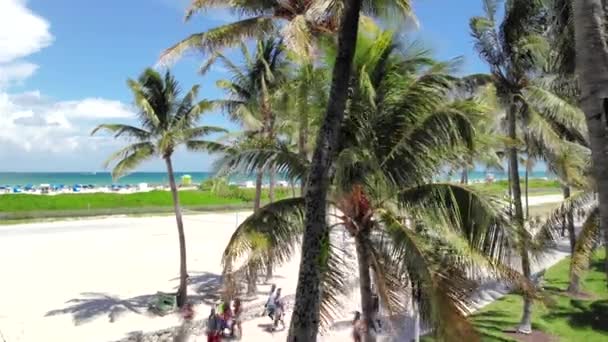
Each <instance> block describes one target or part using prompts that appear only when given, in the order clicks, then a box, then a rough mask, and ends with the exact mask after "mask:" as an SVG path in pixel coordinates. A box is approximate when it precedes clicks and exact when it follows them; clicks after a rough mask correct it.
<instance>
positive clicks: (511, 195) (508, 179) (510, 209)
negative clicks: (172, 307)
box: [507, 163, 513, 218]
mask: <svg viewBox="0 0 608 342" xmlns="http://www.w3.org/2000/svg"><path fill="white" fill-rule="evenodd" d="M512 184H513V179H512V178H511V164H510V163H509V164H508V165H507V185H508V188H509V190H508V191H509V217H510V218H513V186H512Z"/></svg>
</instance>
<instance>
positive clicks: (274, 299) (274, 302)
mask: <svg viewBox="0 0 608 342" xmlns="http://www.w3.org/2000/svg"><path fill="white" fill-rule="evenodd" d="M280 299H281V288H278V289H277V291H276V292H275V294H274V296H272V300H271V301H270V302H269V303H268V317H270V319H272V320H273V321H274V313H275V311H276V308H277V302H278V301H279V300H280Z"/></svg>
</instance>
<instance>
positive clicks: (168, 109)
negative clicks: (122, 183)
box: [91, 69, 225, 178]
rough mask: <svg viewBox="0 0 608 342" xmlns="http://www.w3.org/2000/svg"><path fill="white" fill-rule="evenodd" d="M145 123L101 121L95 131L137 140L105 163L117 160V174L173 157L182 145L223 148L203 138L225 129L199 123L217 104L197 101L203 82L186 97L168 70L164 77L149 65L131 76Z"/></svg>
mask: <svg viewBox="0 0 608 342" xmlns="http://www.w3.org/2000/svg"><path fill="white" fill-rule="evenodd" d="M128 85H129V87H130V88H131V91H132V92H133V96H134V99H135V105H136V106H137V108H138V109H139V111H138V114H137V118H138V120H139V122H140V123H141V127H135V126H131V125H126V124H101V125H99V126H97V127H96V128H95V129H94V130H93V132H92V133H91V134H96V133H97V132H99V131H106V132H110V133H113V134H114V137H116V138H118V137H125V138H129V139H131V140H134V141H135V142H134V143H132V144H129V145H128V146H126V147H124V148H122V149H120V150H119V151H117V152H115V153H114V154H112V155H111V156H110V157H109V158H108V159H107V161H106V163H105V165H110V164H112V163H115V166H114V168H113V170H112V176H113V177H114V178H117V177H120V176H123V175H124V174H126V173H128V172H129V171H131V170H133V169H134V168H135V167H137V166H138V165H139V164H140V163H141V162H143V161H145V160H147V159H149V158H152V157H154V156H159V157H161V158H163V159H166V158H169V157H171V155H172V154H173V152H174V151H175V149H176V148H177V147H178V146H181V145H184V146H185V147H186V148H187V149H188V150H190V151H219V150H221V149H222V145H221V144H218V143H215V142H212V141H208V140H203V139H202V138H203V137H205V136H207V135H208V134H211V133H217V132H225V130H224V129H223V128H218V127H212V126H198V121H199V119H200V118H201V116H202V115H203V113H205V112H206V111H208V110H210V109H211V108H213V103H212V102H210V101H205V100H203V101H200V102H196V98H197V96H198V90H199V86H197V85H195V86H193V87H192V88H191V89H190V91H188V93H187V94H186V95H184V97H183V98H181V99H180V98H179V95H180V88H179V85H178V83H177V81H176V80H175V78H174V77H173V75H171V74H170V73H169V72H168V71H167V72H166V73H165V75H164V77H162V76H161V75H160V74H159V73H158V72H157V71H155V70H153V69H146V70H145V71H144V73H143V74H142V75H141V76H140V77H139V79H138V80H137V81H136V80H132V79H130V80H128Z"/></svg>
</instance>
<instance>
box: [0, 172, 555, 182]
mask: <svg viewBox="0 0 608 342" xmlns="http://www.w3.org/2000/svg"><path fill="white" fill-rule="evenodd" d="M489 173H491V174H492V175H494V178H495V179H496V180H503V179H507V175H506V173H505V172H500V171H491V172H486V171H471V172H469V180H470V181H471V182H476V181H477V182H478V181H483V180H484V179H485V178H486V175H487V174H489ZM520 174H521V176H522V177H523V175H524V172H523V171H520ZM184 175H189V176H191V177H192V183H193V184H200V183H201V182H202V181H204V180H205V179H209V178H212V177H213V176H214V172H209V171H190V172H186V171H179V172H175V180H176V181H177V182H178V183H179V182H180V180H181V177H182V176H184ZM530 178H540V179H542V178H547V179H553V178H555V177H554V176H553V175H552V174H550V173H548V172H547V171H534V172H531V173H530ZM281 179H282V177H277V180H281ZM435 179H436V180H437V181H445V180H446V179H448V175H447V174H443V175H438V176H437V177H435ZM253 180H255V176H247V175H239V176H232V177H230V181H231V182H234V183H245V182H247V181H253ZM449 180H450V181H459V180H460V174H452V175H450V176H449ZM265 182H268V179H265ZM139 183H148V184H149V185H165V184H168V183H169V179H168V177H167V173H166V172H133V173H130V174H128V175H126V176H124V177H121V178H119V179H117V180H113V179H112V175H111V173H110V172H105V171H102V172H0V185H2V186H4V185H10V186H17V185H21V186H25V185H28V184H31V185H35V186H37V185H40V184H57V185H59V184H63V185H73V184H86V185H88V184H92V185H95V186H106V185H112V184H121V185H126V184H130V185H136V184H139Z"/></svg>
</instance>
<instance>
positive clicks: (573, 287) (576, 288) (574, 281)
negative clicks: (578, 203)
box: [564, 186, 580, 293]
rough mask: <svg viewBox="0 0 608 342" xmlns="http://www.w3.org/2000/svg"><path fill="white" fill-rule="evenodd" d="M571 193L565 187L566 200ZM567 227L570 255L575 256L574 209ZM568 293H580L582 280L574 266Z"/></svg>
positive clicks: (571, 211) (568, 215)
mask: <svg viewBox="0 0 608 342" xmlns="http://www.w3.org/2000/svg"><path fill="white" fill-rule="evenodd" d="M570 196H571V192H570V187H569V186H565V187H564V199H565V200H567V199H568V198H570ZM566 226H567V227H568V236H569V238H570V253H571V254H574V247H575V246H576V232H575V231H574V209H573V208H572V207H570V209H569V210H568V212H567V213H566ZM568 291H569V292H572V293H578V292H580V280H579V278H578V276H577V275H576V274H574V273H573V272H572V264H570V284H569V285H568Z"/></svg>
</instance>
